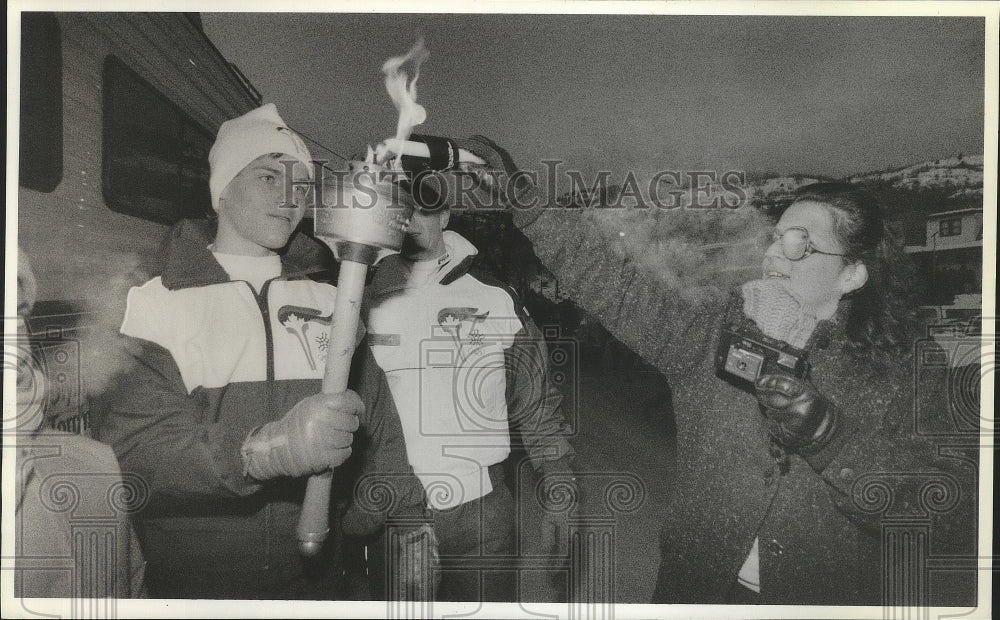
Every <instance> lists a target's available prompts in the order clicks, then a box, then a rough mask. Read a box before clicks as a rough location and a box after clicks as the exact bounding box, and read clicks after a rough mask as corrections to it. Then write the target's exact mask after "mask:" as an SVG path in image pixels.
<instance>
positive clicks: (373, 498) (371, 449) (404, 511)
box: [343, 343, 425, 536]
mask: <svg viewBox="0 0 1000 620" xmlns="http://www.w3.org/2000/svg"><path fill="white" fill-rule="evenodd" d="M360 349H361V350H360V351H359V352H358V357H357V359H356V361H355V368H354V369H353V374H354V377H355V380H354V385H355V386H356V387H355V389H356V390H357V392H358V393H359V394H360V395H361V398H362V400H363V401H364V403H365V413H364V419H362V424H361V425H362V428H363V431H364V438H363V440H362V441H361V442H358V441H357V438H356V439H355V446H358V444H359V443H360V444H361V446H360V447H361V454H360V455H359V457H360V459H361V461H360V466H359V467H358V471H357V473H356V474H354V473H353V472H352V473H349V474H348V475H351V476H352V477H354V480H353V484H351V485H350V487H351V488H352V491H351V493H352V497H351V499H350V505H349V506H348V508H347V511H346V513H345V515H344V518H343V528H344V532H346V533H347V534H350V535H352V536H361V535H366V534H371V533H373V532H375V531H377V530H378V529H379V528H380V527H381V526H382V524H383V523H384V522H385V520H386V519H387V518H389V517H392V516H406V517H409V516H422V514H423V510H424V505H425V503H424V489H423V485H422V484H421V483H420V480H419V479H418V478H417V476H416V474H415V473H414V472H413V468H412V467H411V466H410V462H409V459H408V457H407V454H406V440H405V438H404V437H403V428H402V426H401V424H400V421H399V413H398V412H397V411H396V405H395V404H394V402H393V399H392V393H391V392H390V391H389V384H388V383H387V381H386V378H385V373H384V372H383V371H382V369H381V368H379V365H378V363H377V362H376V361H375V357H374V355H373V354H372V352H371V348H370V347H369V346H367V343H362V344H361V345H360ZM355 476H356V477H355Z"/></svg>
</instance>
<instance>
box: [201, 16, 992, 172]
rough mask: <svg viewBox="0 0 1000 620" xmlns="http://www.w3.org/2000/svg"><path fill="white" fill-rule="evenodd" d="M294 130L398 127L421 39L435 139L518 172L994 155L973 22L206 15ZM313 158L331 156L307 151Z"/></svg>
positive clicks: (333, 138)
mask: <svg viewBox="0 0 1000 620" xmlns="http://www.w3.org/2000/svg"><path fill="white" fill-rule="evenodd" d="M202 20H203V24H204V28H205V32H206V33H207V34H208V36H209V37H210V38H211V40H212V41H213V42H214V43H215V45H216V46H217V47H218V48H219V50H220V51H221V52H222V54H223V55H224V56H226V57H227V58H228V59H229V60H230V61H231V62H234V63H236V64H237V65H238V66H239V67H240V69H241V70H242V71H243V73H244V74H245V75H246V76H247V77H248V78H249V79H250V80H251V81H252V82H253V84H254V85H255V86H256V87H257V89H258V90H259V91H260V92H261V93H262V94H263V96H264V101H265V102H273V103H276V104H277V106H278V109H279V111H280V113H281V114H282V116H283V117H284V119H285V120H286V122H287V123H288V124H289V125H290V126H292V127H293V128H295V129H297V130H299V131H300V132H302V133H305V134H306V135H307V136H309V137H311V138H314V139H315V140H317V141H319V142H320V143H322V144H324V145H325V146H327V147H328V148H330V149H332V150H333V151H335V152H337V153H338V154H340V155H343V156H350V155H352V154H355V153H358V152H362V151H363V150H364V147H365V145H366V144H369V143H371V144H374V143H377V142H379V141H381V140H383V139H384V138H386V137H389V136H391V135H392V134H393V133H394V132H395V127H396V118H397V114H396V111H395V109H394V108H393V107H392V102H391V100H390V99H389V96H388V94H387V93H386V91H385V87H384V84H383V80H382V74H381V72H380V67H381V65H382V63H383V61H385V60H386V59H387V58H389V57H390V56H395V55H399V54H403V53H405V52H406V51H407V50H408V49H409V47H410V46H411V45H412V44H413V42H414V41H415V40H416V38H417V37H418V36H423V37H424V39H425V45H426V46H427V48H428V49H429V50H430V58H429V59H428V60H427V61H426V62H425V63H424V65H423V67H422V69H421V75H420V79H419V81H418V102H419V103H421V104H422V105H423V106H424V107H425V108H426V110H427V121H426V122H425V123H424V124H423V125H422V126H420V127H418V129H417V130H418V131H420V132H423V133H428V134H432V135H442V136H454V137H464V136H469V135H473V134H482V135H486V136H489V137H491V138H493V139H494V140H496V141H497V142H498V143H500V144H501V145H503V146H504V147H506V148H507V149H508V150H509V151H510V152H511V154H512V155H513V156H514V158H515V160H517V162H518V163H519V164H521V165H522V167H532V166H534V167H536V168H538V167H540V166H541V164H540V163H538V162H540V160H541V159H543V158H557V159H561V160H562V161H565V162H566V166H567V167H568V168H571V169H576V170H581V171H583V172H585V173H587V174H594V173H596V171H598V170H602V169H606V170H610V171H612V173H613V174H614V175H615V176H616V178H620V177H619V175H623V174H625V172H626V171H628V170H632V171H635V172H637V173H639V174H643V173H646V174H650V173H652V172H653V171H655V170H663V169H670V170H676V169H680V170H691V169H706V170H720V171H723V170H745V171H749V172H758V173H762V172H782V173H793V172H795V173H804V174H815V175H828V176H834V177H840V176H846V175H849V174H851V173H856V172H867V171H873V170H880V169H884V168H889V167H901V166H905V165H909V164H911V163H915V162H918V161H923V160H928V159H937V158H940V157H946V156H949V155H955V154H958V153H965V154H968V153H982V152H983V107H984V103H983V96H984V90H983V89H984V27H985V24H984V20H983V19H982V18H976V17H943V18H942V17H856V18H843V17H795V16H670V15H660V16H649V15H629V16H621V15H617V16H609V15H510V14H507V15H498V14H493V15H483V14H479V15H468V14H409V15H397V14H378V15H367V14H366V15H361V14H306V13H279V14H274V13H270V14H265V13H240V14H235V13H222V14H219V13H215V14H213V13H203V14H202ZM310 148H311V149H312V151H313V156H314V157H315V158H321V157H323V156H324V155H326V156H329V157H331V158H332V157H333V156H330V155H328V154H324V152H323V151H322V150H321V149H319V148H318V147H315V146H314V145H310Z"/></svg>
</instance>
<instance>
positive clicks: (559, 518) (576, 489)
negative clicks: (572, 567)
mask: <svg viewBox="0 0 1000 620" xmlns="http://www.w3.org/2000/svg"><path fill="white" fill-rule="evenodd" d="M538 500H539V502H540V503H541V505H542V523H541V526H542V532H541V542H540V544H541V547H540V548H541V550H542V553H543V554H551V555H553V556H555V557H567V558H568V556H569V527H568V525H569V521H570V520H572V519H573V518H575V517H576V515H577V513H578V512H579V507H580V503H581V502H582V500H583V496H582V490H581V487H580V484H579V482H578V480H577V478H576V476H575V475H574V473H573V470H572V468H570V467H568V466H562V465H561V461H556V462H555V463H553V464H552V465H551V466H543V467H542V479H541V481H539V484H538Z"/></svg>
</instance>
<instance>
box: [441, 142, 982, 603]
mask: <svg viewBox="0 0 1000 620" xmlns="http://www.w3.org/2000/svg"><path fill="white" fill-rule="evenodd" d="M460 146H462V147H463V148H465V149H467V150H470V151H472V152H474V153H475V154H476V155H478V156H480V157H482V158H483V159H485V160H486V161H487V162H489V164H490V167H491V168H492V169H493V170H494V171H499V172H494V174H492V175H490V176H488V177H486V181H485V184H486V185H488V186H489V185H492V187H493V188H494V191H496V189H500V190H502V189H504V188H505V186H507V185H511V186H512V187H510V188H507V189H508V190H512V191H514V192H515V193H516V196H514V198H513V199H515V200H516V201H517V204H519V205H530V204H533V203H535V204H541V201H535V200H534V198H537V194H535V195H532V194H533V192H536V190H535V189H534V188H532V187H527V184H526V183H525V182H524V179H525V176H524V175H516V174H515V172H516V167H514V165H513V161H512V160H511V159H510V156H509V155H508V154H507V153H506V152H504V151H503V149H501V148H499V147H497V146H496V145H495V144H493V143H492V142H490V141H488V140H485V139H479V138H474V139H471V140H468V141H463V142H462V143H461V144H460ZM511 179H516V180H517V182H516V183H514V182H511ZM500 193H502V192H500ZM508 200H511V198H510V197H509V196H508ZM512 217H513V220H514V223H515V225H517V226H518V228H520V229H521V231H522V232H523V233H524V234H525V236H527V237H528V239H529V240H530V241H531V242H532V243H533V246H534V250H535V253H536V254H537V256H538V257H539V259H541V261H542V262H543V263H544V264H545V265H546V267H547V268H549V269H550V270H551V271H552V272H553V273H554V274H555V275H556V276H557V277H558V278H559V280H560V287H561V288H563V289H564V290H566V291H569V292H570V294H571V295H572V296H573V298H574V299H575V300H581V303H583V305H584V307H585V309H586V310H587V311H588V313H590V314H591V315H593V316H595V317H596V318H598V319H599V320H600V321H601V323H602V324H604V325H605V327H607V328H608V329H609V330H610V331H612V332H613V333H615V335H616V336H617V337H619V339H620V340H622V341H623V342H624V343H625V344H627V345H628V346H629V347H630V348H631V349H632V350H633V351H635V352H636V353H638V354H639V355H641V356H642V357H643V359H645V360H646V361H647V362H649V363H650V364H652V365H654V366H655V367H656V368H657V369H658V370H660V372H662V373H663V374H664V375H665V376H666V378H667V379H668V381H669V382H670V386H671V389H672V391H673V405H674V412H675V416H676V419H677V429H678V434H677V446H678V447H677V452H678V454H677V464H678V473H677V480H676V481H675V483H674V487H673V488H672V489H671V494H670V496H669V498H668V508H667V509H666V510H665V512H664V515H663V526H662V529H661V535H660V548H661V565H660V569H659V574H658V576H657V580H656V585H655V590H654V593H653V602H655V603H761V604H825V605H880V604H883V605H890V604H927V603H928V602H929V603H932V604H960V603H962V604H966V603H971V602H972V601H974V600H975V598H974V595H975V587H976V586H975V579H974V577H975V572H974V570H973V571H971V572H970V571H968V570H966V571H965V572H962V571H938V572H936V573H935V574H934V575H933V580H930V579H929V578H928V577H927V575H928V573H927V571H926V570H925V569H926V565H925V566H923V567H921V566H920V565H919V564H916V563H914V562H915V561H916V560H919V561H923V559H926V557H927V556H928V555H930V554H934V555H941V554H943V555H948V554H951V556H952V557H959V556H964V557H972V558H974V557H975V552H976V547H975V533H976V530H975V517H974V505H975V490H976V484H975V474H976V457H975V454H976V450H975V442H976V439H977V435H976V434H972V435H971V437H970V436H965V437H960V438H958V439H957V440H956V439H950V440H948V439H941V438H940V437H942V436H944V435H945V434H946V433H940V434H939V435H936V436H934V435H932V436H930V437H927V436H925V437H920V436H918V433H917V430H916V429H917V428H918V424H917V422H916V420H917V418H921V420H922V421H923V422H922V423H928V420H933V422H930V423H931V424H938V426H936V427H935V428H938V429H943V428H946V427H945V426H943V425H941V424H940V423H939V421H940V420H941V419H944V418H947V417H948V416H949V415H950V411H949V404H948V402H947V401H946V397H947V392H948V390H947V389H946V388H945V386H944V384H943V383H942V382H943V381H944V376H943V373H945V372H946V368H942V366H941V365H933V364H924V361H923V358H922V357H920V356H915V355H914V354H913V351H914V342H915V341H914V337H915V334H914V332H913V331H912V324H911V321H910V318H911V317H912V316H913V311H912V310H913V308H912V306H911V305H910V304H909V303H908V297H909V296H908V279H907V277H906V274H907V269H906V267H905V263H906V261H905V257H904V255H903V254H902V252H901V248H900V247H899V245H898V243H896V242H895V240H894V239H893V237H892V235H891V234H890V233H889V231H888V229H887V228H886V226H885V223H884V221H883V217H882V214H881V211H880V209H879V207H878V205H877V204H876V203H875V201H874V200H873V199H872V198H871V196H870V195H868V194H867V193H865V192H863V191H860V190H859V189H858V188H857V187H856V186H853V185H850V184H844V183H822V184H814V185H810V186H808V187H804V188H802V190H801V191H800V193H799V194H798V195H797V197H796V199H795V200H794V201H793V203H792V204H791V205H790V206H789V207H788V208H787V210H786V211H785V212H784V213H783V214H782V215H781V217H780V218H779V220H778V221H777V223H776V226H775V228H774V230H773V234H772V235H771V237H770V241H769V243H768V245H767V248H766V251H765V253H764V257H763V261H762V265H761V267H762V269H761V277H760V278H759V279H755V280H753V281H751V282H747V283H746V284H744V285H743V286H741V287H739V289H737V291H735V293H734V294H733V295H732V296H731V298H730V301H729V303H726V302H719V301H718V300H717V298H716V299H715V300H714V301H710V302H707V303H703V304H693V303H692V302H689V301H688V300H687V298H686V297H685V296H684V295H681V294H678V293H677V292H676V291H672V290H669V287H668V286H667V285H666V284H664V283H663V282H661V281H659V280H657V279H656V277H655V276H654V275H653V274H650V273H648V272H645V271H644V270H643V269H642V268H641V267H640V266H639V265H637V264H636V263H635V262H632V261H631V260H629V259H626V260H624V261H622V260H620V259H616V258H615V257H613V256H612V255H611V254H610V251H609V248H610V243H609V242H608V241H607V240H606V238H605V237H604V235H603V234H602V233H601V232H599V230H598V229H596V227H595V225H594V224H593V223H592V222H590V221H588V219H587V217H586V215H585V214H584V213H581V212H580V211H579V210H576V211H575V210H567V209H546V208H541V207H536V208H533V209H532V208H515V209H512ZM946 441H952V442H953V443H956V446H947V447H946V446H945V445H944V442H946ZM970 444H971V446H972V448H971V449H964V448H962V447H961V446H962V445H965V446H969V445H970ZM623 466H624V465H623ZM898 517H908V518H911V521H909V522H908V523H911V524H913V523H915V524H917V526H919V527H924V526H926V528H927V529H926V530H921V532H922V533H917V534H914V533H913V532H909V534H906V535H903V534H904V533H902V532H901V531H900V530H898V529H896V530H894V529H893V528H894V527H895V528H898V526H899V523H900V522H899V521H894V520H893V518H898ZM914 527H916V526H914ZM897 534H900V535H898V536H897ZM924 543H927V546H926V547H921V545H922V544H924ZM907 545H910V546H907ZM922 554H923V555H922ZM921 558H923V559H921ZM967 568H968V567H967Z"/></svg>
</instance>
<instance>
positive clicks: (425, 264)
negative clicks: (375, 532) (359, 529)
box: [363, 191, 578, 601]
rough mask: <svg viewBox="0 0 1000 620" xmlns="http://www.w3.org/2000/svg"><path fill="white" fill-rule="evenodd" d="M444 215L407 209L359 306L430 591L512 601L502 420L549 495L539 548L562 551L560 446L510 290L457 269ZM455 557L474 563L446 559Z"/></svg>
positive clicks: (468, 263)
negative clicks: (427, 565) (405, 472)
mask: <svg viewBox="0 0 1000 620" xmlns="http://www.w3.org/2000/svg"><path fill="white" fill-rule="evenodd" d="M420 193H421V192H419V191H414V196H415V197H416V198H418V199H417V203H418V204H419V203H420V200H419V194H420ZM448 220H449V210H448V209H447V207H438V208H436V209H432V208H418V209H417V210H416V211H415V212H414V214H413V216H412V218H411V221H410V227H409V230H408V232H407V236H406V239H405V241H404V243H403V247H402V252H401V253H400V254H399V255H396V256H390V257H388V258H386V259H385V260H384V261H383V262H382V264H381V265H380V267H379V270H378V272H377V273H376V275H375V277H374V279H373V281H372V283H371V285H370V286H369V288H368V291H367V295H366V303H365V306H364V309H363V316H364V318H365V322H366V325H367V326H368V330H369V336H368V341H369V345H370V348H371V350H372V352H373V353H374V357H375V360H376V361H377V362H378V364H379V366H380V367H381V368H382V369H383V370H384V371H385V373H386V376H387V378H388V382H389V386H390V389H391V391H392V396H393V399H394V401H395V404H396V407H397V409H398V411H399V416H400V418H401V420H402V428H403V433H404V435H405V437H406V445H407V453H408V455H409V459H410V464H411V465H412V466H413V469H414V471H415V473H416V475H417V477H418V478H419V479H420V482H421V483H422V484H423V487H424V489H425V492H426V495H427V503H428V513H429V515H430V519H431V521H432V524H433V528H434V533H435V535H436V538H437V541H438V544H439V547H438V551H439V553H440V557H441V567H442V571H443V573H442V579H441V589H440V591H439V593H438V595H437V598H438V599H439V600H454V601H483V600H493V601H497V600H500V601H503V600H514V599H515V595H516V589H515V588H516V582H515V577H516V571H515V570H514V566H512V565H511V563H510V562H509V560H511V559H513V558H515V557H516V549H515V540H520V541H521V542H522V543H523V542H524V541H525V537H524V536H523V535H521V536H517V537H516V539H515V535H516V532H515V527H517V526H519V525H520V524H516V523H515V504H514V500H513V498H512V497H511V493H510V491H509V490H508V487H507V485H506V484H505V482H504V467H503V462H504V461H505V460H506V459H507V458H508V456H509V455H510V451H511V441H510V429H511V427H514V428H516V429H517V430H518V431H520V435H521V437H522V440H523V442H524V445H525V447H526V449H527V451H528V455H529V457H530V459H531V462H532V465H533V466H534V467H535V469H536V470H538V471H539V473H541V474H543V479H542V484H543V485H545V487H544V488H543V490H542V491H543V492H542V495H543V496H545V497H549V492H550V491H551V492H552V495H553V496H560V497H559V498H556V499H553V500H552V501H547V502H546V506H545V508H546V511H545V512H544V514H543V541H542V545H543V546H544V548H545V552H546V553H548V552H551V551H553V549H554V548H556V547H558V548H559V549H561V553H562V554H563V555H564V554H565V551H566V547H567V545H566V541H567V540H568V538H567V536H568V534H567V530H566V529H565V525H566V522H567V518H568V516H569V514H570V509H571V508H572V500H573V499H578V493H577V489H576V479H575V478H574V477H573V469H572V458H573V454H574V452H573V449H572V446H571V445H570V443H569V441H568V436H569V434H570V432H569V429H568V427H567V425H566V422H565V420H564V417H563V413H562V410H561V404H562V396H561V395H560V393H559V391H558V390H557V389H556V388H555V386H554V385H553V384H552V383H551V382H550V381H549V377H548V372H547V368H548V361H547V354H546V348H545V343H544V340H543V339H542V337H541V334H540V333H539V331H538V329H537V327H535V325H534V324H533V322H532V321H531V319H530V318H529V317H528V316H527V314H526V312H525V311H524V309H523V306H522V305H521V303H520V301H519V300H518V297H517V296H516V294H514V293H513V292H512V291H511V289H509V288H508V287H507V286H505V285H503V284H501V283H498V282H496V281H494V280H492V279H491V278H489V277H487V276H484V275H482V274H479V273H477V272H476V271H475V270H472V271H470V268H471V267H472V265H473V263H474V258H475V255H476V254H477V250H476V248H475V247H474V246H473V245H472V244H471V243H469V241H467V240H466V239H464V238H463V237H462V236H461V235H459V234H458V233H455V232H452V231H445V230H444V229H445V228H446V227H447V225H448ZM559 499H561V500H562V501H559ZM379 555H380V554H379V553H378V552H376V558H377V560H378V559H380V557H379ZM462 556H465V557H466V559H468V557H470V556H472V557H476V558H478V559H479V560H480V561H481V562H482V564H481V565H478V566H475V567H468V564H466V567H465V568H464V569H463V568H459V567H461V566H462V564H463V560H462V559H460V558H461V557H462ZM491 557H493V558H500V557H505V558H506V559H507V560H508V561H507V562H504V561H503V560H499V561H497V562H495V563H493V564H491V563H490V558H491ZM452 561H455V565H453V566H449V564H450V563H451V562H452ZM383 573H384V571H376V574H375V577H376V579H381V578H382V574H383ZM481 584H482V585H481ZM376 587H377V586H376Z"/></svg>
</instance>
